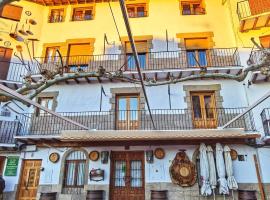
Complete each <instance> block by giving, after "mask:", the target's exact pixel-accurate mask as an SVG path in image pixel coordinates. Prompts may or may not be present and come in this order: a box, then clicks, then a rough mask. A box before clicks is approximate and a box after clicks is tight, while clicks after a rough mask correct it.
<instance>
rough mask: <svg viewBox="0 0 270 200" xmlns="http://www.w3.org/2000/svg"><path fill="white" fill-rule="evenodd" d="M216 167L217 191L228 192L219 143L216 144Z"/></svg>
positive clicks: (221, 149)
mask: <svg viewBox="0 0 270 200" xmlns="http://www.w3.org/2000/svg"><path fill="white" fill-rule="evenodd" d="M216 167H217V174H218V182H219V193H220V194H229V188H228V185H227V180H226V178H225V176H226V174H225V173H226V172H225V163H224V157H223V147H222V146H221V144H220V143H217V144H216Z"/></svg>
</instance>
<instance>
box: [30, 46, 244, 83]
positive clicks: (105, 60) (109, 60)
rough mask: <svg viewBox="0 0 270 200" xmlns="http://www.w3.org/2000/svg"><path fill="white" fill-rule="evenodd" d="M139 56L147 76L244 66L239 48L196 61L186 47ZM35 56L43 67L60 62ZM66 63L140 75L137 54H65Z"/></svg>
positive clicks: (72, 66) (234, 69)
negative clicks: (135, 56)
mask: <svg viewBox="0 0 270 200" xmlns="http://www.w3.org/2000/svg"><path fill="white" fill-rule="evenodd" d="M139 58H140V62H141V70H142V73H143V76H144V78H145V79H155V80H162V79H163V80H164V79H168V77H170V76H174V77H187V76H190V75H194V74H198V73H200V67H207V69H208V73H218V72H222V73H228V74H237V73H239V72H241V70H242V67H241V63H240V58H239V53H238V50H237V48H223V49H208V50H205V51H204V54H203V55H200V58H199V60H198V61H197V62H196V61H195V58H193V57H192V53H190V51H186V50H181V51H162V52H150V53H144V54H143V55H141V54H140V56H139ZM36 60H37V61H38V62H39V63H41V68H42V69H48V70H54V69H55V67H56V66H60V65H61V61H60V58H59V57H52V58H45V57H40V58H36ZM63 65H64V66H65V72H66V73H74V72H77V71H78V69H80V70H81V71H83V72H93V71H97V70H98V68H99V67H100V66H103V67H104V68H105V69H106V70H107V71H109V72H114V71H118V70H119V69H120V68H121V69H123V70H124V71H125V72H124V73H126V75H127V76H130V78H138V75H137V73H136V72H137V71H136V67H135V62H134V58H133V56H129V55H126V54H104V55H89V56H88V55H86V56H84V55H82V56H63ZM34 68H36V67H34ZM34 71H35V70H34ZM91 81H95V79H93V80H91Z"/></svg>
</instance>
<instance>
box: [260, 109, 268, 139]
mask: <svg viewBox="0 0 270 200" xmlns="http://www.w3.org/2000/svg"><path fill="white" fill-rule="evenodd" d="M261 118H262V123H263V129H264V134H265V136H270V108H265V109H264V110H263V111H262V113H261Z"/></svg>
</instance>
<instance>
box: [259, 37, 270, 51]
mask: <svg viewBox="0 0 270 200" xmlns="http://www.w3.org/2000/svg"><path fill="white" fill-rule="evenodd" d="M260 42H261V45H262V46H263V47H264V48H270V35H267V36H263V37H260Z"/></svg>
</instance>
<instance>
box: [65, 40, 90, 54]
mask: <svg viewBox="0 0 270 200" xmlns="http://www.w3.org/2000/svg"><path fill="white" fill-rule="evenodd" d="M92 51H93V47H92V46H91V44H90V43H83V44H70V45H69V56H86V55H87V56H89V55H91V54H92Z"/></svg>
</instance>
